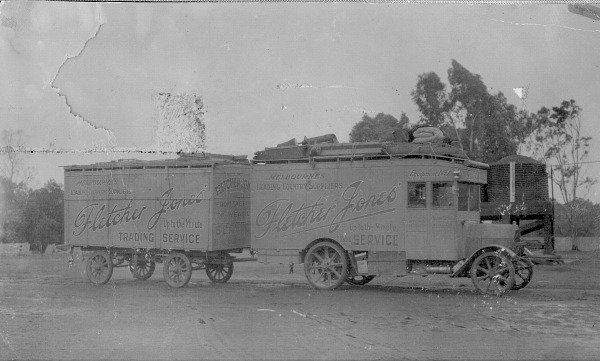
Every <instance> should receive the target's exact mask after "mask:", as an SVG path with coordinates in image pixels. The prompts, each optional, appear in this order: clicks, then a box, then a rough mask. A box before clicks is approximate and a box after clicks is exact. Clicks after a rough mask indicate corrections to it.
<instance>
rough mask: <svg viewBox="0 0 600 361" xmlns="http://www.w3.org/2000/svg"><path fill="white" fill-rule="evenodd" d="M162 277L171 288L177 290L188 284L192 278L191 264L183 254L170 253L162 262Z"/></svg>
mask: <svg viewBox="0 0 600 361" xmlns="http://www.w3.org/2000/svg"><path fill="white" fill-rule="evenodd" d="M163 277H164V278H165V281H166V282H167V284H168V285H169V286H171V287H175V288H179V287H183V286H185V285H187V284H188V282H189V281H190V278H191V277H192V264H191V262H190V259H189V258H188V256H186V255H185V254H183V253H171V254H170V255H168V256H167V258H165V260H164V262H163Z"/></svg>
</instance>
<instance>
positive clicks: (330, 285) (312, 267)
mask: <svg viewBox="0 0 600 361" xmlns="http://www.w3.org/2000/svg"><path fill="white" fill-rule="evenodd" d="M304 273H305V274H306V278H307V279H308V282H310V284H311V285H312V286H313V287H315V288H317V289H320V290H332V289H334V288H337V287H339V286H340V285H341V284H342V283H344V281H346V279H347V278H348V259H347V257H346V252H345V251H344V250H343V249H342V248H341V247H340V246H338V245H336V244H334V243H331V242H320V243H317V244H315V245H314V246H312V247H311V248H310V249H309V250H308V253H306V257H305V259H304Z"/></svg>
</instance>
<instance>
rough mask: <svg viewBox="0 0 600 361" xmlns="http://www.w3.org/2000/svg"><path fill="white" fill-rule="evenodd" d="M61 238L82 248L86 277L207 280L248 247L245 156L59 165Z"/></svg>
mask: <svg viewBox="0 0 600 361" xmlns="http://www.w3.org/2000/svg"><path fill="white" fill-rule="evenodd" d="M64 174H65V202H64V204H65V223H64V226H65V243H66V244H67V245H70V246H72V247H71V250H72V249H73V247H79V248H80V249H81V250H83V251H84V252H85V253H86V255H87V257H86V272H87V277H88V278H89V280H90V281H91V282H93V283H95V284H103V283H106V282H108V280H109V279H110V278H111V275H112V271H113V268H114V267H129V269H130V271H131V273H132V274H133V276H134V277H135V278H138V279H147V278H149V277H150V276H151V275H152V273H153V272H154V269H155V264H156V263H162V264H163V276H164V279H165V281H166V282H167V283H168V284H169V285H171V286H173V287H182V286H185V285H186V284H187V283H188V282H189V280H190V277H191V274H192V271H193V270H199V269H205V270H206V273H207V275H208V277H209V278H210V279H211V281H213V282H226V281H227V280H228V279H229V278H230V277H231V275H232V273H233V261H234V260H235V256H233V255H232V254H235V253H236V252H238V253H239V252H241V250H242V249H244V248H249V247H250V223H249V213H250V165H249V162H248V160H247V159H246V157H245V156H244V157H234V156H224V155H211V154H200V155H195V156H183V157H179V158H178V159H172V160H160V161H139V160H120V161H114V162H105V163H96V164H91V165H73V166H67V167H65V168H64Z"/></svg>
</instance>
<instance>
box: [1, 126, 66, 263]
mask: <svg viewBox="0 0 600 361" xmlns="http://www.w3.org/2000/svg"><path fill="white" fill-rule="evenodd" d="M0 140H1V141H2V148H1V149H2V155H3V157H2V159H1V160H0V161H1V162H0V171H1V172H2V173H1V175H0V202H1V203H0V220H1V223H0V243H29V244H30V249H31V250H32V251H37V252H44V251H45V250H46V247H47V246H48V245H49V244H60V243H63V242H64V237H63V232H64V231H63V214H64V213H63V212H64V207H63V189H62V186H61V185H60V184H58V183H57V182H56V181H55V180H49V181H48V182H46V184H45V185H44V186H43V187H41V188H38V189H32V188H30V187H29V186H28V183H29V182H30V180H31V169H30V168H29V167H27V166H25V164H24V158H23V157H24V139H23V132H22V131H20V130H19V131H15V130H3V131H2V134H1V137H0Z"/></svg>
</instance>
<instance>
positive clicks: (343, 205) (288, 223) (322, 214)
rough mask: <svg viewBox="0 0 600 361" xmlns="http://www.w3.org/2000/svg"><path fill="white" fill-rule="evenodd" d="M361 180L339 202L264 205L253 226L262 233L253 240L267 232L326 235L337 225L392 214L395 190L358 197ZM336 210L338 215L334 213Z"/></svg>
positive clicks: (335, 228) (332, 231)
mask: <svg viewBox="0 0 600 361" xmlns="http://www.w3.org/2000/svg"><path fill="white" fill-rule="evenodd" d="M362 184H363V181H356V182H354V183H352V184H350V185H349V186H348V187H346V189H344V191H343V192H342V193H341V195H340V198H339V199H334V200H332V201H329V202H327V200H326V198H325V197H320V198H319V199H318V200H317V201H315V202H314V203H312V204H306V203H302V204H301V205H300V206H298V205H295V204H294V202H292V201H290V200H289V199H277V200H275V201H272V202H270V203H268V204H267V205H265V206H264V207H263V209H262V210H261V211H260V212H259V213H258V215H257V217H256V220H255V225H256V226H258V227H259V229H261V231H260V232H259V233H258V234H257V235H256V236H255V238H263V237H265V236H266V235H267V234H269V233H273V232H276V233H281V232H284V233H287V234H295V233H298V232H304V231H311V230H315V229H319V228H323V227H328V228H329V229H328V230H329V233H334V232H336V231H337V230H338V229H339V227H340V225H342V224H344V223H347V222H352V221H355V220H358V219H363V218H368V217H373V216H376V215H380V214H384V213H389V212H394V211H395V210H396V208H395V207H393V206H392V203H394V201H395V200H396V197H397V193H396V187H398V185H394V186H392V187H391V188H390V189H388V190H386V191H383V192H378V193H373V194H367V195H365V196H361V195H360V194H361V185H362ZM336 210H337V212H336Z"/></svg>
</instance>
